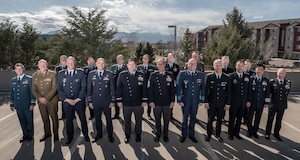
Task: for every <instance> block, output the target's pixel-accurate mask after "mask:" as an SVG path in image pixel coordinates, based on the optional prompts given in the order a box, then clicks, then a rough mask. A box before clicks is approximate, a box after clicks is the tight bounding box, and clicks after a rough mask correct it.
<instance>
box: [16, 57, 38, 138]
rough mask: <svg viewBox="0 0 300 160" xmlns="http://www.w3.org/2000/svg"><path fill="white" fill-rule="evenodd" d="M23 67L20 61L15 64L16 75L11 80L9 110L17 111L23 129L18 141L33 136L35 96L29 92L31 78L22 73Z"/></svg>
mask: <svg viewBox="0 0 300 160" xmlns="http://www.w3.org/2000/svg"><path fill="white" fill-rule="evenodd" d="M24 71H25V67H24V65H23V64H21V63H17V64H16V65H15V72H16V74H17V76H16V77H14V78H12V80H11V91H10V110H11V111H15V110H16V111H17V115H18V118H19V122H20V124H21V128H22V131H23V137H22V139H20V143H22V142H24V141H26V140H28V141H31V140H32V138H33V133H34V130H33V129H34V128H33V107H34V105H35V98H34V96H33V94H32V92H31V88H32V87H31V85H32V78H31V76H28V75H25V74H24Z"/></svg>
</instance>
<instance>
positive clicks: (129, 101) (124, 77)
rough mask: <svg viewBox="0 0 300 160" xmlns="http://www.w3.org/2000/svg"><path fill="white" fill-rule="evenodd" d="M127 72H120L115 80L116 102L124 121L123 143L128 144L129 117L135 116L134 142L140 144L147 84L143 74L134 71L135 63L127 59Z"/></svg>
mask: <svg viewBox="0 0 300 160" xmlns="http://www.w3.org/2000/svg"><path fill="white" fill-rule="evenodd" d="M127 67H128V70H126V71H122V72H121V73H120V75H119V77H118V80H117V92H116V100H117V103H118V106H119V107H120V108H122V107H123V106H124V107H123V113H124V121H125V143H129V140H130V135H131V115H132V113H134V116H135V134H136V139H135V140H136V142H140V141H141V140H142V139H141V134H142V115H143V112H144V108H143V107H144V106H146V105H147V102H148V97H147V82H146V81H145V80H146V78H145V74H144V73H142V72H139V71H136V63H135V61H134V60H132V59H129V60H128V64H127Z"/></svg>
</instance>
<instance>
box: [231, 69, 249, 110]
mask: <svg viewBox="0 0 300 160" xmlns="http://www.w3.org/2000/svg"><path fill="white" fill-rule="evenodd" d="M242 74H243V75H242V78H240V77H239V75H238V73H237V72H234V73H232V74H231V75H230V80H231V99H232V100H231V107H242V108H245V107H246V103H247V102H250V99H249V92H250V76H249V74H248V73H242Z"/></svg>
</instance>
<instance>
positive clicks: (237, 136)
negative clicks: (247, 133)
mask: <svg viewBox="0 0 300 160" xmlns="http://www.w3.org/2000/svg"><path fill="white" fill-rule="evenodd" d="M235 137H236V138H237V139H239V140H242V139H243V138H242V137H241V136H240V135H238V134H236V135H235Z"/></svg>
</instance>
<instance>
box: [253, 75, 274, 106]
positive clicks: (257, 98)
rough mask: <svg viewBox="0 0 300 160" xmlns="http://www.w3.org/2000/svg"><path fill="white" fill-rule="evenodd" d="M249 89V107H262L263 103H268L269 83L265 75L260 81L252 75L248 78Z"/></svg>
mask: <svg viewBox="0 0 300 160" xmlns="http://www.w3.org/2000/svg"><path fill="white" fill-rule="evenodd" d="M250 85H251V89H250V90H251V91H250V94H249V99H250V102H251V107H258V108H259V107H263V106H264V104H269V103H270V83H269V80H268V79H267V78H266V77H262V80H261V82H260V81H259V80H258V79H257V78H256V76H252V77H251V78H250Z"/></svg>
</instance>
